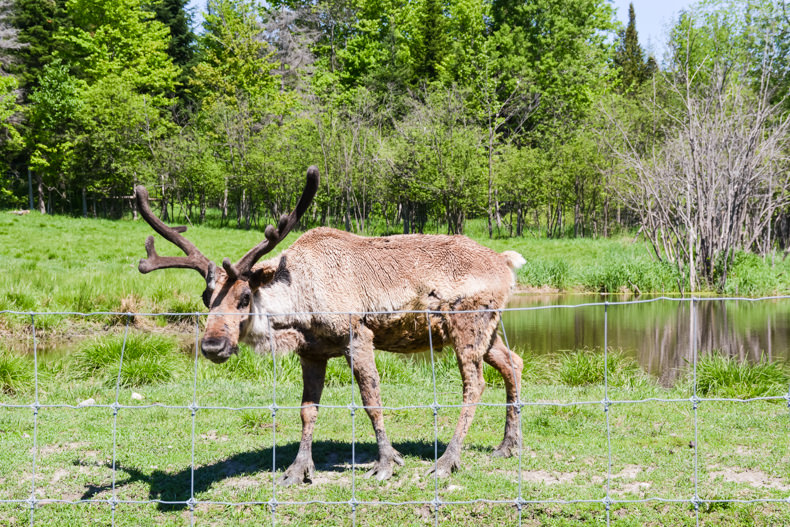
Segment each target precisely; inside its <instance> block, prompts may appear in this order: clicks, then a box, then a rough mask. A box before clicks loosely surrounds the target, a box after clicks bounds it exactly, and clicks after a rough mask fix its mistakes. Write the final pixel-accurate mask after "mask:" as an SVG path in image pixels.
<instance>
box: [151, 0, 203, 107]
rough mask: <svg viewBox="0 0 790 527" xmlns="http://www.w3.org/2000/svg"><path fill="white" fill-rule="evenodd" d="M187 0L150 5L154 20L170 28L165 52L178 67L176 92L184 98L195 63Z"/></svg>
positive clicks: (162, 1) (193, 40)
mask: <svg viewBox="0 0 790 527" xmlns="http://www.w3.org/2000/svg"><path fill="white" fill-rule="evenodd" d="M188 2H189V0H158V1H156V2H154V4H153V5H152V6H151V9H152V10H153V12H154V14H155V18H156V20H158V21H159V22H161V23H162V24H163V25H165V26H167V27H168V28H170V41H169V43H168V46H167V54H168V55H170V58H171V59H172V61H173V64H174V65H175V66H176V67H178V68H179V70H180V73H179V75H178V85H177V86H176V94H177V95H178V98H179V99H181V100H184V99H185V98H186V86H187V84H188V83H189V77H190V70H191V69H192V67H193V66H194V65H195V40H196V39H195V33H194V32H193V31H192V13H191V11H190V10H189V9H187V3H188Z"/></svg>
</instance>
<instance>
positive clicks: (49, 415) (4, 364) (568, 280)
mask: <svg viewBox="0 0 790 527" xmlns="http://www.w3.org/2000/svg"><path fill="white" fill-rule="evenodd" d="M149 233H150V228H149V227H148V226H147V225H146V224H144V223H143V222H132V221H104V220H82V219H73V218H65V217H46V216H40V215H37V214H31V215H29V216H25V217H15V216H11V215H5V214H3V215H2V216H0V265H2V267H3V269H4V271H5V272H4V273H2V274H0V310H18V311H25V310H37V311H59V310H63V311H80V312H87V311H101V310H105V311H115V310H119V311H123V312H136V313H144V312H191V311H203V310H204V308H203V306H202V304H201V303H200V292H201V290H202V289H203V283H202V280H201V278H200V277H199V276H198V274H197V273H195V272H193V271H179V270H172V271H168V272H159V273H152V274H149V275H140V274H139V273H138V271H137V262H138V260H139V259H140V258H141V257H143V256H144V255H145V251H144V248H143V242H144V240H145V237H146V236H147V235H148V234H149ZM188 235H189V236H190V238H191V239H192V240H193V241H194V242H195V243H196V244H197V245H198V247H201V248H203V249H204V251H205V252H206V254H207V256H209V257H210V258H213V259H215V260H220V259H221V258H222V257H224V256H229V257H231V258H232V259H234V258H237V257H238V256H240V255H241V254H243V253H244V252H245V251H246V250H247V249H248V248H249V247H251V246H252V245H254V244H255V243H257V241H259V238H260V236H261V234H260V233H259V232H254V231H253V232H247V231H230V230H220V229H213V228H208V227H203V228H200V227H198V228H195V229H191V228H190V231H189V233H188ZM294 239H296V235H292V236H290V237H289V238H288V239H287V240H286V241H285V242H284V243H283V245H282V247H278V249H277V250H281V249H283V248H284V247H286V246H287V245H288V244H289V243H291V242H292V241H293V240H294ZM480 241H481V243H485V244H487V245H490V246H491V247H493V248H494V249H496V250H505V249H513V250H517V251H519V252H521V253H522V254H523V255H524V256H525V257H526V258H527V260H528V264H527V266H525V268H524V269H523V270H522V273H521V274H520V275H519V281H520V283H521V284H522V286H525V287H527V286H529V287H534V288H543V289H564V290H568V289H571V290H591V291H597V290H601V289H604V290H610V291H618V290H620V289H621V288H623V287H625V288H628V287H629V286H628V285H627V284H624V282H623V280H625V282H633V280H635V279H637V280H641V281H640V282H639V283H640V284H641V285H639V288H640V290H641V291H642V292H647V291H650V290H653V291H660V290H661V289H662V287H665V288H666V289H665V290H666V291H670V290H671V289H672V287H673V283H674V282H673V281H674V280H675V278H674V276H673V275H672V272H671V271H670V270H667V269H665V268H663V267H661V266H657V264H655V263H654V262H652V261H651V260H650V257H649V254H648V252H647V249H646V247H645V246H644V245H643V244H641V243H636V244H633V243H631V240H630V239H628V238H617V239H608V240H587V239H581V240H541V239H536V238H524V239H495V240H491V241H489V240H487V239H485V238H483V239H481V240H480ZM158 250H159V252H160V254H177V250H175V248H173V247H172V246H169V244H165V243H162V242H161V241H160V242H159V247H158ZM741 260H742V262H746V263H741V264H739V265H742V266H743V267H742V268H741V267H737V266H736V272H735V275H734V276H735V277H736V279H741V278H738V276H741V275H739V274H738V273H739V272H740V271H738V269H751V270H752V271H753V272H752V271H750V272H749V273H745V276H746V278H742V281H741V282H738V283H739V284H745V283H747V282H748V283H750V284H752V285H751V286H750V287H752V289H751V290H749V291H745V290H744V287H745V286H743V285H740V286H739V287H740V289H739V292H740V293H748V292H751V293H768V292H774V291H780V292H784V291H787V290H788V288H787V286H786V285H785V284H786V282H785V281H786V280H787V278H786V276H787V275H786V273H785V269H784V267H782V266H783V265H785V264H784V263H781V264H779V265H777V266H776V267H775V268H770V267H768V266H766V265H764V264H763V263H762V261H761V260H759V259H755V258H751V257H742V258H741ZM640 273H641V274H640ZM640 276H641V277H642V278H639V277H640ZM623 277H625V278H623ZM646 284H652V285H651V286H650V287H648V286H647V285H646ZM659 285H661V287H659ZM643 286H644V287H643ZM125 322H126V317H123V316H115V315H97V316H91V317H87V318H82V317H64V316H60V315H42V316H37V317H36V328H37V335H38V337H39V340H38V343H39V348H38V349H39V351H40V354H39V359H40V360H39V379H38V397H39V402H40V403H41V404H44V405H64V406H63V407H57V408H49V407H45V408H41V409H40V410H39V411H38V416H37V418H36V420H35V424H34V419H33V409H32V408H31V407H30V406H29V405H30V404H31V403H33V402H34V401H35V379H34V376H33V375H32V372H33V364H32V357H31V356H30V353H29V350H30V349H31V343H32V335H31V332H30V317H29V316H24V315H9V314H0V332H2V340H0V404H1V405H2V406H0V500H4V499H6V500H7V499H11V500H26V499H28V498H29V497H30V492H31V488H32V487H33V485H34V484H35V489H36V498H37V499H39V500H45V501H44V502H42V503H39V504H38V506H37V507H36V509H35V516H34V519H35V523H36V524H40V525H58V526H60V525H65V526H70V525H74V526H77V525H79V526H82V525H86V524H89V523H96V524H109V523H110V520H111V517H112V514H113V513H112V510H111V507H110V505H109V503H106V500H109V499H110V498H112V497H113V495H114V496H115V497H116V498H117V499H119V500H129V501H138V500H141V501H147V500H163V501H185V500H188V499H189V498H190V487H191V485H192V477H193V472H192V468H191V467H192V462H191V460H192V455H193V437H194V463H195V467H194V468H195V470H194V497H195V498H196V499H197V500H198V504H197V506H196V508H195V512H194V514H195V520H196V524H198V525H204V524H205V525H238V524H249V525H259V524H269V523H271V522H272V514H271V510H270V508H269V507H268V506H267V505H260V504H257V505H217V504H208V503H201V501H202V502H206V501H213V502H236V503H238V502H245V501H253V502H268V501H269V500H270V499H271V498H272V496H275V495H276V498H277V500H278V501H280V502H299V503H300V504H281V505H279V506H278V507H277V509H276V515H275V518H274V519H275V521H276V523H277V524H280V525H349V524H351V507H350V505H349V501H350V500H352V499H356V500H358V501H364V502H388V503H389V502H395V503H403V502H410V501H419V502H430V501H431V500H434V499H435V498H436V497H437V496H438V497H439V498H440V499H441V500H442V501H461V502H466V501H474V500H479V499H481V498H484V499H488V500H502V501H509V503H506V504H489V503H483V502H475V503H471V504H448V505H443V506H442V507H440V508H439V510H438V513H436V512H435V511H434V510H433V509H432V508H431V506H430V505H427V504H421V505H391V504H388V505H383V504H382V505H360V506H359V507H357V510H356V520H357V524H358V525H433V524H434V522H435V520H436V519H437V518H438V523H439V524H440V525H457V524H459V523H461V522H463V523H465V524H468V525H481V526H482V525H502V524H507V525H513V524H518V521H519V511H518V509H517V508H516V507H515V506H514V504H513V500H515V499H516V498H517V497H519V495H520V496H521V497H522V498H523V499H525V500H548V501H555V502H556V503H543V504H528V505H525V506H524V508H523V509H522V511H521V522H522V524H523V525H552V526H554V525H556V526H561V525H578V524H580V523H582V522H594V523H598V524H601V523H604V521H605V518H606V514H605V510H604V507H603V502H602V500H603V499H604V497H605V496H606V489H607V484H608V485H609V488H610V497H611V498H612V499H615V500H637V501H641V500H650V501H647V502H644V503H643V502H639V503H627V504H626V503H623V504H614V505H612V507H611V511H610V514H611V522H612V524H613V525H622V526H631V525H694V524H695V522H696V516H695V511H694V509H693V507H692V506H691V504H690V500H691V498H692V497H693V496H694V489H695V485H694V481H695V480H694V473H695V456H694V453H695V449H694V446H695V443H694V442H695V441H697V444H696V446H697V452H698V458H697V465H696V466H697V472H698V476H699V479H698V484H697V489H698V490H697V491H698V495H699V497H700V498H701V499H703V500H711V502H710V503H703V504H701V505H700V510H699V519H700V523H701V524H702V525H738V526H741V525H742V526H747V525H766V526H768V525H787V524H790V502H787V501H784V502H778V503H748V501H749V500H762V499H776V500H786V498H787V496H788V495H790V445H789V444H788V441H787V439H786V438H787V437H788V436H790V415H789V412H788V405H787V402H786V401H785V400H784V399H781V400H779V401H774V402H768V401H751V402H724V401H721V402H713V401H705V402H702V403H700V405H699V409H698V411H697V417H698V420H697V423H698V426H699V428H698V435H695V427H694V415H695V414H694V411H693V409H692V404H691V402H690V400H689V398H690V397H691V395H692V393H693V391H692V384H691V382H690V381H689V379H688V378H686V379H685V380H684V381H682V382H680V383H678V384H677V385H676V386H675V387H673V388H663V387H660V386H658V384H657V383H656V381H655V379H652V378H650V377H648V376H647V375H645V374H644V373H643V372H642V371H641V370H640V369H639V368H638V367H637V366H636V365H635V364H634V363H633V362H632V361H630V360H629V359H628V358H626V357H625V356H623V355H621V354H619V353H616V352H615V353H612V354H610V362H609V369H608V370H607V375H608V378H609V381H610V388H609V398H610V399H613V400H616V401H617V400H620V401H639V400H644V399H649V398H658V399H682V400H681V401H679V402H659V401H650V402H622V403H615V404H613V405H612V406H610V408H609V410H608V412H604V411H603V405H602V404H601V402H600V401H601V400H602V398H603V396H604V388H603V385H602V379H603V360H602V356H601V355H600V353H595V352H591V351H579V352H566V353H564V354H561V355H555V356H551V357H531V356H529V355H525V356H524V359H525V368H524V380H523V382H524V386H523V390H522V399H523V400H524V401H525V402H527V403H528V406H526V407H524V409H523V410H522V413H521V421H522V430H523V435H524V449H523V454H522V456H521V459H518V458H511V459H493V458H491V456H490V453H491V451H492V449H493V448H494V447H495V446H496V445H497V444H498V443H499V441H500V440H501V434H502V428H503V425H504V408H502V407H492V406H481V407H480V408H479V409H478V411H477V415H476V417H475V421H474V423H473V425H472V428H471V431H470V433H469V436H468V437H467V440H466V443H465V450H464V453H463V458H462V460H463V467H462V469H461V470H460V471H459V472H457V473H455V474H454V475H453V476H452V477H450V478H449V479H446V480H439V481H436V480H434V479H433V478H431V477H425V473H426V471H427V470H428V469H429V468H430V466H431V465H432V463H433V459H434V448H435V442H434V439H435V437H437V438H438V444H437V445H436V446H438V452H439V453H440V454H441V452H442V451H443V449H444V447H445V445H446V442H447V441H448V440H449V438H450V437H451V435H452V431H453V429H454V427H455V422H456V419H457V415H458V409H457V408H452V407H447V408H441V409H440V410H439V412H438V415H437V420H436V430H434V416H433V413H432V411H431V409H430V408H416V409H414V408H406V407H409V406H415V405H417V406H427V405H429V404H431V403H433V401H434V391H433V388H432V376H431V370H430V368H429V367H428V365H427V364H426V363H425V362H415V361H405V360H402V359H400V358H398V357H395V356H393V355H389V354H381V355H379V356H378V358H377V363H378V367H379V370H380V372H381V375H382V396H383V400H384V404H385V405H386V406H387V407H390V408H392V409H390V410H387V411H386V422H387V430H388V433H389V436H390V438H391V440H392V441H393V444H394V446H395V448H396V449H398V450H399V451H400V452H401V453H402V454H403V455H404V458H405V460H406V464H405V466H403V467H399V468H397V469H396V474H395V476H394V477H393V478H392V479H391V480H389V481H387V482H384V483H377V482H375V481H370V480H367V479H364V478H363V477H361V476H362V475H363V474H364V472H365V471H366V469H367V467H368V466H370V464H371V463H372V461H373V459H374V457H375V454H376V448H375V439H374V436H373V431H372V428H371V426H370V423H369V420H368V418H367V416H366V415H365V414H364V412H362V411H357V412H356V414H355V417H354V418H352V417H351V412H350V411H349V408H348V405H349V404H350V403H351V401H352V394H353V397H354V398H355V399H353V400H354V401H356V403H357V404H359V396H358V393H355V389H354V388H353V387H352V385H351V382H350V372H349V369H348V367H347V366H346V364H345V363H344V362H343V361H341V360H333V361H330V368H329V372H328V387H327V389H326V391H325V395H324V399H323V400H322V403H323V404H325V405H329V406H339V407H340V408H323V409H322V410H321V412H320V416H319V421H318V426H317V429H316V433H315V438H316V440H315V446H314V458H315V462H316V467H317V474H316V479H315V482H314V483H313V484H312V485H310V486H296V487H289V488H285V489H283V488H277V487H275V486H273V478H274V477H276V476H277V475H278V474H279V473H281V472H282V471H283V470H284V469H285V468H286V467H287V466H288V464H289V463H290V462H291V460H292V459H293V457H294V455H295V453H296V449H297V446H298V439H299V433H300V420H299V411H298V409H296V408H281V409H279V410H278V411H277V413H276V418H274V419H273V418H272V414H271V411H270V410H269V409H268V408H267V407H268V406H269V405H271V404H272V401H273V393H274V391H275V387H276V402H277V404H278V405H279V406H281V407H283V406H285V407H289V406H290V407H296V406H298V404H299V401H300V396H301V379H300V372H299V366H298V363H297V361H296V359H295V358H294V357H293V356H291V355H287V356H283V357H280V358H278V359H277V374H276V375H275V374H274V369H273V364H272V360H271V358H269V357H259V356H257V355H255V354H253V353H252V352H250V351H249V350H246V349H245V350H243V352H242V353H241V354H240V355H239V356H237V357H234V358H233V359H231V361H229V362H228V363H226V364H224V365H221V366H217V365H213V364H210V363H208V361H205V360H202V359H201V360H198V361H197V363H195V361H194V355H193V354H194V342H195V334H194V323H190V321H189V320H184V317H178V316H156V317H140V316H138V317H135V319H134V324H133V325H132V327H131V329H132V333H131V334H130V337H129V339H128V340H127V345H126V349H125V351H124V362H123V367H122V368H121V369H120V372H119V358H120V350H121V343H122V338H121V335H122V333H123V331H124V327H125ZM25 350H28V351H27V352H26V351H25ZM195 364H196V366H195ZM195 368H196V369H195ZM484 374H485V377H486V381H487V383H488V384H489V388H488V389H487V390H486V392H485V394H484V398H483V402H484V404H501V403H503V402H504V390H503V388H502V386H501V379H500V378H499V377H498V374H496V373H495V372H494V371H493V370H492V369H490V368H486V370H485V372H484ZM436 375H437V392H436V397H437V400H438V402H439V403H440V404H444V405H453V404H456V405H457V404H459V403H460V402H461V383H460V378H459V374H458V371H457V366H456V364H455V360H454V358H453V356H452V354H451V353H444V354H441V355H440V358H439V359H438V361H437V364H436ZM119 380H120V383H119V386H120V388H119V389H118V391H117V392H116V383H117V381H119ZM699 380H700V382H699V385H698V389H699V393H700V395H702V396H710V397H737V398H743V397H754V396H780V397H781V396H785V395H786V394H787V393H788V383H790V377H788V371H787V368H786V367H785V366H783V365H777V364H765V363H758V364H755V365H751V366H749V365H743V364H739V363H737V362H734V361H728V360H726V359H706V360H705V361H703V362H702V363H701V364H700V368H699ZM195 382H196V388H197V389H196V391H193V385H194V383H195ZM134 393H136V394H140V395H141V396H142V399H139V398H133V397H132V395H133V394H134ZM193 394H196V402H197V404H198V405H200V406H220V407H229V408H231V409H200V410H197V411H196V413H195V417H194V436H193V434H192V426H193V420H192V412H191V410H190V409H189V408H186V407H187V406H189V405H190V404H192V402H193ZM116 396H117V400H118V402H119V404H120V405H122V407H121V408H120V409H119V410H118V413H117V419H116V418H114V416H113V410H112V408H108V407H106V406H101V405H110V404H112V403H114V402H115V401H116ZM89 400H93V401H94V403H95V404H94V405H90V404H89V405H85V406H79V407H77V405H78V404H79V403H81V402H84V401H89ZM13 405H23V407H19V408H17V407H12V406H13ZM96 405H98V406H96ZM162 405H174V406H180V407H182V408H165V407H163V406H162ZM251 406H252V407H259V408H248V407H251ZM607 415H608V418H609V423H610V432H611V435H610V440H607V426H606V422H607ZM114 426H115V429H116V430H117V441H116V445H115V450H116V454H115V456H113V435H112V430H113V428H114ZM34 437H35V438H36V444H35V447H34V444H33V438H34ZM352 440H355V441H352ZM352 442H354V443H355V448H354V453H355V455H354V456H353V457H352V446H351V445H352ZM610 446H611V453H612V465H611V479H609V478H608V477H607V476H608V474H609V471H608V465H609V447H610ZM113 458H114V459H115V461H116V471H115V473H114V472H113V469H112V465H113ZM34 459H35V478H34V476H33V470H32V468H33V461H34ZM355 474H356V475H357V476H360V477H354V475H355ZM113 487H114V489H115V490H114V491H113ZM678 499H679V500H685V501H684V502H682V503H675V502H673V501H672V500H678ZM733 499H737V500H742V501H744V503H721V502H717V501H716V500H733ZM46 500H65V501H68V502H76V501H80V500H105V503H92V504H88V503H81V504H66V503H58V502H52V501H50V502H47V501H46ZM568 500H595V501H596V503H587V504H567V503H559V502H563V501H568ZM662 500H670V501H662ZM316 501H329V502H335V503H336V504H334V505H326V504H322V503H314V502H316ZM308 502H310V503H308ZM190 516H191V513H190V511H189V508H188V507H186V506H184V505H183V504H174V505H168V504H157V503H153V504H119V505H118V506H117V509H116V511H115V522H116V525H189V523H190ZM29 523H30V508H29V505H28V504H2V503H0V525H27V524H29Z"/></svg>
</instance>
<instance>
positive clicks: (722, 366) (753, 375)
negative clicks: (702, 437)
mask: <svg viewBox="0 0 790 527" xmlns="http://www.w3.org/2000/svg"><path fill="white" fill-rule="evenodd" d="M688 375H689V379H690V380H692V379H691V376H692V375H693V372H692V370H691V369H689V373H688ZM788 383H790V374H789V373H788V368H787V366H786V365H783V364H779V363H776V362H768V361H767V360H765V358H764V357H762V358H761V359H760V361H759V362H754V363H750V362H747V361H739V360H737V359H734V358H732V357H724V356H722V355H720V354H714V355H707V356H705V357H702V358H701V359H700V360H699V362H698V363H697V393H699V394H701V395H705V396H716V397H726V398H736V399H749V398H752V397H765V396H769V395H784V394H786V393H787V389H788Z"/></svg>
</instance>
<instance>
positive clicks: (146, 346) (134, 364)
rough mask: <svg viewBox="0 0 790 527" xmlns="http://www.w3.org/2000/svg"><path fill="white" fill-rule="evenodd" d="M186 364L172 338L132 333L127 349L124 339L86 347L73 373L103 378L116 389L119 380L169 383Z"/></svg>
mask: <svg viewBox="0 0 790 527" xmlns="http://www.w3.org/2000/svg"><path fill="white" fill-rule="evenodd" d="M122 353H123V364H121V354H122ZM185 365H186V361H185V360H184V356H183V355H182V354H181V353H179V345H178V342H177V341H176V340H175V339H174V338H173V337H167V336H163V335H141V334H137V333H130V334H129V335H128V338H127V339H126V343H125V346H124V339H123V337H122V336H111V337H102V338H98V339H94V340H91V341H89V342H87V343H86V344H84V345H83V346H82V347H81V348H80V349H79V350H78V351H77V353H76V355H75V359H74V372H75V373H76V374H77V375H80V376H90V377H94V378H97V379H100V380H101V381H102V382H104V384H105V385H108V386H114V385H115V383H116V380H118V379H119V380H120V384H121V386H142V385H146V384H159V383H163V382H167V381H169V380H171V379H173V378H174V377H176V376H177V375H178V374H179V373H181V372H183V371H184V368H185ZM119 366H120V368H121V370H120V377H119V372H118V368H119Z"/></svg>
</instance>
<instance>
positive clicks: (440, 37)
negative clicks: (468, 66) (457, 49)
mask: <svg viewBox="0 0 790 527" xmlns="http://www.w3.org/2000/svg"><path fill="white" fill-rule="evenodd" d="M443 10H444V6H443V5H442V1H441V0H425V1H424V3H423V4H422V6H421V9H420V10H419V14H418V16H419V32H420V35H419V36H418V37H417V38H416V39H415V43H414V44H415V46H414V48H415V49H414V55H415V56H414V59H413V70H414V81H415V83H419V82H422V81H427V82H431V81H433V80H436V78H437V76H438V73H439V69H440V66H441V62H442V58H443V57H444V55H445V54H446V53H447V45H448V42H447V35H446V33H445V26H446V24H445V18H444V12H443Z"/></svg>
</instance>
